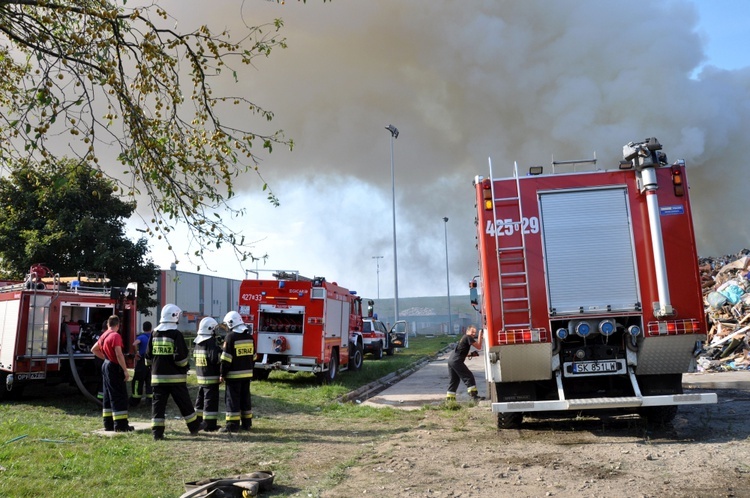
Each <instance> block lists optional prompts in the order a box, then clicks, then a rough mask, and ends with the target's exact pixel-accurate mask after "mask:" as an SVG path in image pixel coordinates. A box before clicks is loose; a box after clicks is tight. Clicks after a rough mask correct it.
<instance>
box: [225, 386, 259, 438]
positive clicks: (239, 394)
mask: <svg viewBox="0 0 750 498" xmlns="http://www.w3.org/2000/svg"><path fill="white" fill-rule="evenodd" d="M226 384H227V387H226V394H225V400H224V401H225V403H226V407H227V415H226V419H227V428H228V429H229V428H234V427H237V426H238V425H240V424H241V426H242V428H243V429H249V428H250V427H252V425H253V406H252V402H251V399H250V379H237V380H227V381H226Z"/></svg>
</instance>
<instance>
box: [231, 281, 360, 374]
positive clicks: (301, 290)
mask: <svg viewBox="0 0 750 498" xmlns="http://www.w3.org/2000/svg"><path fill="white" fill-rule="evenodd" d="M274 276H275V277H276V278H277V280H244V281H243V282H242V283H241V284H240V303H239V313H240V315H241V316H242V318H243V320H244V321H245V322H246V323H250V324H252V327H253V335H254V338H255V353H256V360H255V370H254V373H253V377H254V378H255V379H256V380H257V379H260V380H263V379H266V378H268V374H269V373H270V372H271V370H285V371H288V372H311V373H314V374H316V375H317V376H318V378H319V379H320V380H323V381H327V382H331V381H333V380H334V379H335V378H336V375H337V374H338V372H339V371H343V370H347V369H349V370H359V369H360V368H362V357H363V352H362V351H363V342H362V299H361V298H360V297H358V296H357V295H356V293H355V292H353V291H351V292H350V291H349V290H347V289H345V288H343V287H341V286H339V285H338V284H336V283H335V282H326V280H325V278H322V277H315V278H313V279H310V278H306V277H302V276H300V275H299V274H298V273H296V272H282V271H280V272H277V273H275V274H274Z"/></svg>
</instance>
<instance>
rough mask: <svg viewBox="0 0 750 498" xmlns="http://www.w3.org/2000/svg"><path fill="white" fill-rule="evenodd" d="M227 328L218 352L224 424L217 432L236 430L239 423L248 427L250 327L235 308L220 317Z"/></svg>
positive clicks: (250, 418) (250, 415)
mask: <svg viewBox="0 0 750 498" xmlns="http://www.w3.org/2000/svg"><path fill="white" fill-rule="evenodd" d="M223 323H224V325H225V326H226V327H227V329H228V330H229V332H228V333H227V336H226V338H225V339H224V351H223V352H222V354H221V377H220V381H225V382H226V395H225V396H226V398H225V401H226V411H227V414H226V423H227V425H226V427H224V428H222V429H221V432H237V431H239V430H240V427H241V428H242V429H243V430H250V427H252V425H253V410H252V403H251V400H250V381H251V380H252V378H253V366H254V365H255V363H254V360H253V357H254V355H255V343H254V342H253V335H252V331H251V330H250V329H249V328H248V326H247V325H245V322H243V321H242V317H241V316H240V314H239V313H237V312H236V311H230V312H229V313H227V314H226V316H225V317H224V322H223Z"/></svg>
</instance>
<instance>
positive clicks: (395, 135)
mask: <svg viewBox="0 0 750 498" xmlns="http://www.w3.org/2000/svg"><path fill="white" fill-rule="evenodd" d="M385 129H386V130H388V131H390V132H391V198H392V199H393V289H394V292H393V294H394V296H393V309H394V312H393V316H394V317H395V318H394V320H393V323H396V322H397V321H398V256H397V253H396V175H395V170H394V169H393V140H394V139H396V138H398V128H396V127H395V126H393V125H392V124H389V125H388V126H386V127H385Z"/></svg>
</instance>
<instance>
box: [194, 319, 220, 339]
mask: <svg viewBox="0 0 750 498" xmlns="http://www.w3.org/2000/svg"><path fill="white" fill-rule="evenodd" d="M218 326H219V322H217V321H216V320H214V319H213V318H212V317H210V316H207V317H206V318H204V319H203V320H201V323H200V325H199V326H198V335H197V336H196V337H195V340H193V342H194V343H196V344H200V343H201V342H203V341H207V340H208V339H210V338H211V337H213V336H214V334H215V331H216V327H218Z"/></svg>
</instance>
